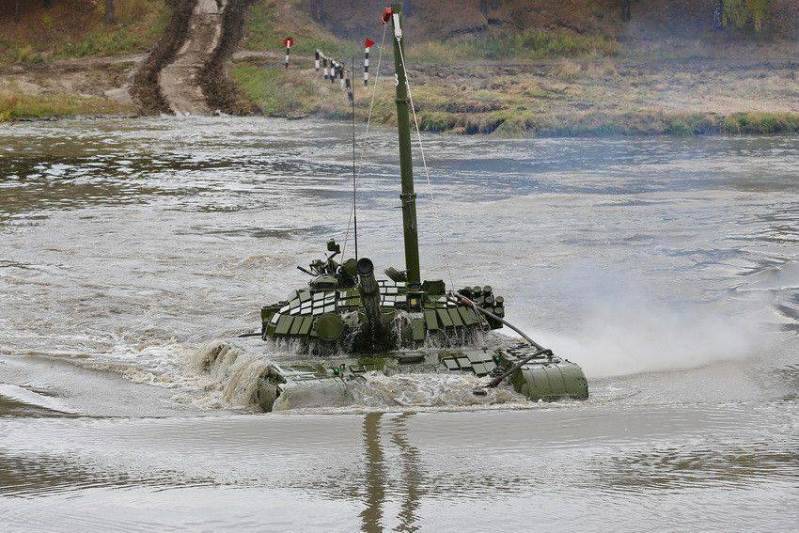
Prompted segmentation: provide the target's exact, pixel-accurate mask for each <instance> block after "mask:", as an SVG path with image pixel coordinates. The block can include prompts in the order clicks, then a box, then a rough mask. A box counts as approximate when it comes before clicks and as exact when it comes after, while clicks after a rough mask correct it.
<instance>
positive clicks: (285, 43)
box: [283, 37, 294, 68]
mask: <svg viewBox="0 0 799 533" xmlns="http://www.w3.org/2000/svg"><path fill="white" fill-rule="evenodd" d="M283 46H285V47H286V60H285V62H284V65H285V67H286V68H289V59H290V58H291V47H292V46H294V39H292V38H291V37H286V38H285V39H283Z"/></svg>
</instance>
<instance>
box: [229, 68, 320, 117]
mask: <svg viewBox="0 0 799 533" xmlns="http://www.w3.org/2000/svg"><path fill="white" fill-rule="evenodd" d="M232 76H233V79H234V80H235V82H236V85H237V86H238V88H239V89H240V90H241V91H242V92H243V93H244V95H245V96H247V98H249V100H250V101H251V102H253V103H254V104H255V105H257V106H258V107H259V108H260V109H261V110H262V111H263V113H264V114H265V115H268V116H280V117H290V118H300V117H305V116H308V115H310V114H312V113H314V112H316V111H318V110H319V100H320V95H319V92H318V90H317V87H316V85H315V84H314V83H313V82H312V81H310V80H309V78H308V75H307V73H305V72H303V71H296V70H288V71H285V70H282V69H278V68H264V67H261V66H254V65H246V64H245V65H236V66H235V67H234V68H233V70H232Z"/></svg>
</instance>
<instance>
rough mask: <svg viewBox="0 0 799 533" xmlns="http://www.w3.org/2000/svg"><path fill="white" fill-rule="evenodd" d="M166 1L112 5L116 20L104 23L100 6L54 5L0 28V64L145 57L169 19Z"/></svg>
mask: <svg viewBox="0 0 799 533" xmlns="http://www.w3.org/2000/svg"><path fill="white" fill-rule="evenodd" d="M170 12H171V11H170V9H169V8H168V6H167V3H166V0H124V1H121V2H117V21H116V22H115V23H114V24H111V25H108V24H106V23H105V22H104V21H103V7H102V3H101V2H94V3H86V2H77V1H76V0H62V1H59V2H54V3H53V5H52V7H51V8H49V9H45V8H40V9H37V10H33V11H30V12H27V13H26V14H25V17H24V18H23V19H22V20H20V21H19V22H18V23H17V22H9V23H4V24H3V25H0V63H5V64H9V63H20V64H32V63H41V62H45V61H47V60H50V59H69V58H83V57H89V56H113V55H122V54H129V53H135V52H144V51H146V50H148V49H149V48H150V46H152V44H153V43H155V41H156V40H157V39H158V38H159V37H160V35H161V33H162V32H163V30H164V28H165V27H166V24H167V22H168V20H169V15H170Z"/></svg>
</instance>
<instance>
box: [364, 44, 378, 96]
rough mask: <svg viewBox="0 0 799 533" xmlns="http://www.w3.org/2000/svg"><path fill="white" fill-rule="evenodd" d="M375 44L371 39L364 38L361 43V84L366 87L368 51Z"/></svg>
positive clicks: (367, 82) (367, 80) (367, 79)
mask: <svg viewBox="0 0 799 533" xmlns="http://www.w3.org/2000/svg"><path fill="white" fill-rule="evenodd" d="M374 45H375V42H374V41H373V40H371V39H366V40H365V41H364V43H363V85H364V87H366V86H367V85H369V52H370V51H371V50H372V47H373V46H374Z"/></svg>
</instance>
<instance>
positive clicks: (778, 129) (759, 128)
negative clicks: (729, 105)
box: [721, 112, 799, 135]
mask: <svg viewBox="0 0 799 533" xmlns="http://www.w3.org/2000/svg"><path fill="white" fill-rule="evenodd" d="M721 131H722V132H723V133H729V134H748V135H773V134H780V133H799V113H762V112H752V113H733V114H732V115H728V116H726V117H724V120H723V121H722V123H721Z"/></svg>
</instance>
